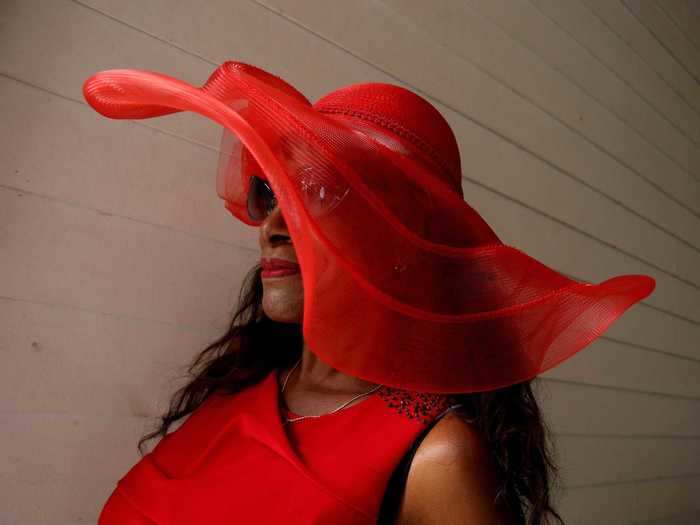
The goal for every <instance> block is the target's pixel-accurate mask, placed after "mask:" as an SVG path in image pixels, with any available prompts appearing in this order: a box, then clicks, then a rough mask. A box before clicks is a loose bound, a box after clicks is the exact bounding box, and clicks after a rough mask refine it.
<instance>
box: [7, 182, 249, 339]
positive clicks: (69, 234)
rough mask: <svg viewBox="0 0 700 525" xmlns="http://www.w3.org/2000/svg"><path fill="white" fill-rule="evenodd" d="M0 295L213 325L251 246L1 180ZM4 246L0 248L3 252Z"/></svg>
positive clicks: (245, 268)
mask: <svg viewBox="0 0 700 525" xmlns="http://www.w3.org/2000/svg"><path fill="white" fill-rule="evenodd" d="M0 220H1V221H2V224H5V225H9V224H11V225H12V228H5V229H4V230H0V244H2V246H3V257H2V258H1V259H0V295H2V296H4V297H10V298H15V299H26V300H29V301H33V302H42V303H49V304H57V305H58V304H61V305H71V306H74V307H78V308H83V309H89V310H92V311H96V312H103V313H110V314H120V315H124V316H129V317H132V318H139V319H149V320H153V321H163V322H167V323H172V324H175V325H178V326H192V327H200V328H213V327H215V326H219V325H220V324H221V323H222V322H225V321H226V320H225V319H222V315H223V314H224V313H225V312H227V311H228V310H229V308H230V306H231V301H232V298H234V297H237V294H238V288H239V286H240V283H241V281H242V279H243V276H244V274H245V273H246V272H247V271H248V269H249V268H252V267H253V266H254V265H255V264H256V262H257V260H258V258H259V254H258V253H257V252H256V251H252V250H242V249H238V248H234V247H231V246H228V245H224V244H221V243H213V242H211V241H207V240H201V239H197V238H193V237H191V236H187V235H183V234H181V233H178V232H174V231H172V230H168V229H164V228H158V227H156V226H151V225H144V224H140V223H137V222H132V221H125V220H123V219H121V218H118V217H113V216H109V215H103V214H100V213H97V212H94V211H91V210H85V209H83V208H76V207H72V206H69V205H67V204H64V203H61V202H57V201H53V200H48V199H44V198H40V197H36V196H33V195H30V194H23V193H21V192H14V191H12V192H11V191H8V190H6V189H1V188H0ZM5 254H6V255H5Z"/></svg>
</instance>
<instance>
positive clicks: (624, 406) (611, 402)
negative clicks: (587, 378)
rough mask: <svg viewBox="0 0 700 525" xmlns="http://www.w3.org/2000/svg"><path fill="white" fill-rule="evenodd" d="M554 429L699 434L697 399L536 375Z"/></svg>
mask: <svg viewBox="0 0 700 525" xmlns="http://www.w3.org/2000/svg"><path fill="white" fill-rule="evenodd" d="M536 391H537V392H538V399H540V401H541V406H542V409H543V411H544V412H545V413H546V414H547V418H548V420H549V421H550V425H551V429H552V431H553V432H555V433H557V434H577V435H584V436H596V435H597V436H604V435H605V436H627V435H634V436H649V437H662V436H668V437H700V418H699V417H698V414H700V401H698V400H687V399H679V398H671V397H667V396H659V395H654V394H643V393H638V392H625V391H624V390H616V389H612V388H604V387H598V386H589V385H577V384H571V383H563V382H558V381H548V380H546V379H538V384H537V385H536Z"/></svg>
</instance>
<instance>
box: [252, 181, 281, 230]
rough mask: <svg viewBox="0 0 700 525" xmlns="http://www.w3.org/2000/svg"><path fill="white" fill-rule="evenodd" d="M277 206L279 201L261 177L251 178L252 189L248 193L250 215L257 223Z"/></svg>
mask: <svg viewBox="0 0 700 525" xmlns="http://www.w3.org/2000/svg"><path fill="white" fill-rule="evenodd" d="M276 205H277V199H276V198H275V194H274V193H273V192H272V188H270V186H269V185H268V184H267V183H266V182H265V181H264V180H262V179H261V178H260V177H256V176H255V175H253V176H251V177H250V189H249V191H248V215H249V216H250V217H251V218H252V219H253V220H256V221H261V220H263V219H265V217H267V215H268V214H269V213H270V212H271V211H272V210H273V209H274V207H275V206H276Z"/></svg>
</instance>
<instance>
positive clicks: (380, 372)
mask: <svg viewBox="0 0 700 525" xmlns="http://www.w3.org/2000/svg"><path fill="white" fill-rule="evenodd" d="M84 93H85V97H86V99H87V100H88V102H89V103H90V104H91V105H92V106H93V107H94V108H95V109H96V110H97V111H99V112H100V113H102V114H103V115H105V116H108V117H111V118H150V117H153V116H159V115H165V114H168V113H173V112H175V111H181V110H191V111H196V112H199V113H201V114H203V115H205V116H208V117H209V118H212V119H213V120H215V121H217V122H219V123H221V124H222V125H223V126H224V127H225V131H224V136H223V139H222V156H221V158H220V169H219V174H218V178H217V191H218V193H219V195H220V196H221V197H222V198H223V199H224V200H225V201H226V207H227V209H229V211H231V213H232V214H233V215H234V216H236V217H237V218H238V219H240V220H242V221H243V222H245V223H246V224H250V225H254V226H258V227H259V228H260V237H259V238H260V249H261V258H262V272H261V271H260V270H261V268H256V269H255V270H254V271H253V273H252V274H251V275H249V276H248V279H247V280H246V283H245V288H244V293H242V295H241V302H240V304H239V307H238V310H237V311H236V314H235V315H234V318H233V320H232V322H231V325H230V328H229V330H228V332H227V333H226V334H224V335H223V336H222V337H221V338H220V339H219V340H217V341H215V342H214V343H212V344H211V345H210V346H209V347H208V348H206V349H205V350H204V351H203V352H202V353H201V354H200V355H199V356H198V358H197V359H196V360H195V362H194V363H193V365H192V367H191V369H190V372H191V373H192V375H193V377H192V381H191V382H190V383H189V384H188V385H186V386H185V387H184V388H183V389H182V390H180V391H179V392H178V393H177V394H176V395H175V397H174V399H173V401H172V403H171V406H170V409H169V411H168V413H167V414H165V416H164V417H163V418H162V424H161V426H160V428H158V429H157V430H156V431H155V432H154V433H152V434H150V435H148V436H145V437H144V438H143V439H142V440H141V442H140V443H139V445H142V444H143V442H144V441H146V440H147V439H150V438H152V437H155V436H158V435H160V436H162V439H161V441H160V442H159V443H158V445H157V446H156V447H155V449H154V450H153V451H152V452H151V453H149V454H147V455H145V456H144V457H143V458H142V460H141V461H140V462H139V463H137V464H136V465H135V466H134V467H133V468H132V469H131V470H130V471H129V472H128V473H127V474H126V475H125V476H124V477H123V478H122V479H121V480H120V481H119V484H118V486H117V489H115V491H114V493H113V494H112V496H111V497H110V499H109V501H108V502H107V504H106V505H105V508H104V509H103V512H102V515H101V517H100V523H101V524H103V525H107V524H112V523H133V524H141V523H158V524H163V525H164V524H179V523H230V522H239V523H317V524H322V523H329V524H330V523H333V524H358V523H375V522H379V523H426V524H429V523H436V524H437V523H475V524H476V523H545V522H546V521H547V520H548V518H556V519H557V520H558V521H559V522H561V518H560V517H559V515H558V514H557V513H556V512H555V511H554V509H553V508H552V505H551V501H550V483H551V481H552V474H554V473H555V471H556V468H555V466H554V464H553V462H552V459H551V456H550V451H549V445H548V443H547V433H546V427H545V425H544V422H543V420H542V417H541V414H540V411H539V408H538V406H537V403H536V400H535V398H534V396H533V392H532V390H531V380H532V379H533V378H534V377H536V376H537V375H538V374H539V373H541V372H543V371H544V370H547V369H549V368H552V367H553V366H556V365H557V364H558V363H560V362H562V361H563V360H565V359H567V358H569V357H571V356H572V355H574V354H575V353H576V352H578V351H580V350H581V349H582V348H583V347H585V346H586V345H587V344H588V343H590V342H591V341H592V340H593V339H595V338H596V337H598V336H599V335H600V334H601V333H602V332H603V331H604V330H605V329H606V328H607V327H608V326H609V325H610V324H611V323H612V322H613V321H614V320H615V319H616V318H618V317H619V316H620V315H622V313H623V312H624V311H625V310H626V309H627V308H629V307H630V306H631V305H632V304H634V303H635V302H637V301H639V300H641V299H642V298H643V297H645V296H647V295H648V294H649V293H651V291H652V290H653V287H654V281H653V279H651V278H649V277H647V276H639V275H632V276H619V277H616V278H614V279H610V280H608V281H605V282H604V283H601V284H599V285H593V284H590V283H579V282H575V281H572V280H570V279H568V278H566V277H564V276H563V275H561V274H559V273H557V272H555V271H554V270H552V269H551V268H548V267H546V266H544V265H543V264H541V263H539V262H538V261H536V260H534V259H532V258H531V257H529V256H527V255H526V254H524V253H523V252H521V251H519V250H517V249H514V248H511V247H508V246H505V245H503V244H502V243H501V242H500V240H499V239H498V237H497V236H496V235H495V233H494V232H493V231H492V230H491V229H490V227H488V225H487V224H486V223H485V222H484V221H483V219H481V217H480V216H479V215H478V214H477V213H476V212H475V211H474V210H473V209H472V208H471V207H470V206H469V205H467V204H466V203H465V202H464V200H463V195H462V190H461V182H460V180H461V167H460V159H459V150H458V148H457V143H456V140H455V137H454V135H453V134H452V131H451V129H450V128H449V125H448V124H447V122H446V121H445V120H444V119H443V118H442V116H441V115H440V114H439V112H437V110H436V109H435V108H433V107H432V106H431V105H430V104H429V103H428V102H427V101H425V100H424V99H422V98H421V97H419V96H418V95H416V94H414V93H412V92H410V91H408V90H405V89H403V88H400V87H398V86H393V85H389V84H379V83H370V84H357V85H353V86H348V87H346V88H341V89H340V90H337V91H334V92H332V93H330V94H328V95H326V96H325V97H323V98H322V99H321V100H319V101H318V102H317V103H316V104H314V105H313V106H312V105H311V104H310V103H309V102H308V101H307V100H306V99H305V97H303V95H301V94H300V93H299V92H298V91H296V90H295V89H294V88H293V87H291V86H290V85H289V84H287V83H286V82H284V81H283V80H281V79H279V78H278V77H275V76H274V75H271V74H269V73H267V72H265V71H263V70H261V69H259V68H256V67H254V66H250V65H248V64H242V63H240V62H226V63H224V64H222V65H221V66H220V67H219V68H218V69H217V70H216V71H215V72H214V74H213V75H212V76H211V77H210V79H209V80H208V81H207V83H206V84H205V85H204V86H203V87H202V88H194V87H192V86H189V85H187V84H185V83H183V82H181V81H178V80H177V79H172V78H170V77H165V76H164V75H159V74H154V73H150V72H143V71H136V70H114V71H108V72H102V73H99V74H97V75H95V76H93V77H91V78H90V79H88V81H87V82H86V83H85V86H84ZM184 416H189V417H188V418H187V419H186V420H185V421H184V423H183V424H182V426H181V427H179V428H178V429H177V430H176V431H174V432H171V433H170V434H168V433H167V432H168V430H169V428H170V427H171V425H172V424H173V423H174V422H176V421H178V420H180V419H181V418H183V417H184Z"/></svg>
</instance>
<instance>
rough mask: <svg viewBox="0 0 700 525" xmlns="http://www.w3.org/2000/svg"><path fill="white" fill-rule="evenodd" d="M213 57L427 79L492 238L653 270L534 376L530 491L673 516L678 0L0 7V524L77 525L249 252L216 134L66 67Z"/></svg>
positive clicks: (611, 267) (320, 84)
mask: <svg viewBox="0 0 700 525" xmlns="http://www.w3.org/2000/svg"><path fill="white" fill-rule="evenodd" d="M693 4H695V5H696V6H695V7H693ZM328 5H331V6H332V9H326V8H324V6H328ZM204 6H206V8H204ZM227 59H235V60H242V61H245V62H250V63H253V64H256V65H258V66H260V67H263V68H265V69H269V70H270V71H272V72H273V73H276V74H278V75H280V76H282V77H283V78H285V79H287V80H288V81H290V82H291V83H292V84H293V85H295V86H297V87H298V88H299V89H300V90H301V91H302V92H304V93H305V94H306V95H307V96H308V97H309V98H310V99H311V100H316V99H317V98H319V97H320V96H321V95H323V94H324V93H326V92H328V91H330V90H332V89H335V88H337V87H340V86H342V85H345V84H349V83H353V82H363V81H386V82H393V83H399V84H402V85H404V86H406V87H408V88H410V89H412V90H414V91H416V92H418V93H420V94H422V95H423V96H426V97H427V98H428V99H429V100H431V102H433V103H434V104H435V105H436V106H437V107H438V109H440V111H441V112H442V113H443V114H444V115H445V117H446V118H447V119H448V120H449V122H450V124H451V125H452V126H453V129H454V130H455V133H456V134H457V136H458V140H459V143H460V149H461V152H462V164H463V169H464V174H463V176H464V179H463V186H464V191H465V195H466V198H467V200H468V201H469V202H470V204H472V205H473V206H474V207H475V208H476V209H477V210H478V211H479V212H480V213H482V215H483V216H484V217H485V218H486V220H487V221H488V222H489V223H490V224H491V225H492V226H493V227H494V229H495V230H496V232H497V233H498V234H499V236H501V238H502V239H503V240H504V242H506V243H508V244H512V245H514V246H517V247H519V248H521V249H523V250H524V251H526V252H527V253H529V254H530V255H532V256H534V257H536V258H538V259H540V260H541V261H543V262H545V263H546V264H548V265H550V266H552V267H554V268H556V269H558V270H559V271H561V272H563V273H565V274H566V275H568V276H570V277H573V278H577V279H584V280H587V281H594V282H600V281H602V280H605V279H607V278H609V277H612V276H614V275H619V274H631V273H643V274H647V275H651V276H653V277H654V278H655V279H656V281H657V288H656V290H655V291H654V293H653V294H652V295H651V296H650V297H648V298H647V299H646V300H645V301H643V302H642V303H640V304H638V305H637V306H635V307H633V308H632V309H631V310H629V311H628V312H627V313H626V314H625V315H624V316H623V318H621V319H620V320H619V321H617V322H616V323H615V324H614V325H613V326H612V327H611V328H610V329H609V330H608V331H607V332H606V333H605V334H604V335H603V336H602V337H601V338H600V339H599V340H597V341H596V342H594V343H593V344H592V345H591V346H590V347H589V348H587V349H586V350H585V351H583V352H581V353H580V354H578V355H577V356H576V357H574V358H572V359H571V360H570V361H568V362H566V363H564V364H563V365H561V366H560V367H558V368H556V369H554V370H552V371H550V372H547V373H546V374H544V376H543V377H544V379H543V381H542V388H541V399H542V403H543V408H544V410H545V412H546V416H547V418H548V421H549V423H550V426H551V427H552V429H553V430H554V432H555V434H556V444H557V447H558V451H559V454H560V461H561V465H562V471H563V472H562V475H563V482H564V487H563V490H562V491H561V493H559V492H558V493H557V504H558V508H559V509H560V510H561V512H562V513H563V515H564V518H565V519H566V521H567V523H569V524H574V525H577V524H589V523H590V524H601V523H605V524H607V523H611V524H632V523H648V524H654V525H668V524H672V523H675V524H681V523H691V522H695V521H694V518H693V516H695V519H697V517H698V515H697V514H695V513H697V512H700V504H699V503H698V498H697V496H698V495H699V494H700V417H699V416H700V410H699V409H700V381H699V379H700V355H699V354H698V348H700V344H699V343H700V329H699V324H700V295H699V293H698V287H700V253H699V249H700V189H699V187H698V178H699V177H700V148H699V147H698V144H699V142H700V82H699V80H700V8H698V7H697V2H691V1H689V0H686V1H684V0H667V1H662V0H658V1H652V0H647V1H645V0H625V2H619V1H616V0H566V1H564V0H532V1H524V0H523V1H521V0H464V1H458V0H454V1H431V2H424V1H422V0H385V1H378V0H377V1H369V0H357V1H354V2H340V1H336V2H330V3H329V2H328V1H321V0H304V1H299V0H262V1H260V2H257V1H250V2H248V1H242V0H239V1H232V0H210V1H208V2H205V3H202V2H182V1H180V2H175V1H172V0H171V1H167V0H151V1H149V2H137V1H135V0H132V1H124V0H80V1H77V0H75V1H69V0H43V1H42V0H21V1H20V0H3V1H1V2H0V115H1V118H2V126H0V134H1V135H0V155H1V160H2V168H1V169H0V225H1V226H0V350H1V351H2V356H3V361H4V363H3V366H2V367H1V368H0V418H1V422H0V424H1V425H2V429H3V431H2V433H0V446H1V447H2V450H3V455H2V459H1V460H0V461H1V463H0V523H2V524H3V525H4V524H22V525H24V524H45V525H51V524H69V523H71V524H72V523H92V522H95V521H96V519H97V515H98V513H99V510H100V508H101V506H102V504H103V503H104V500H105V499H106V498H107V496H108V495H109V493H110V492H111V490H112V488H113V485H114V483H115V482H116V480H117V479H118V478H119V477H121V475H123V474H124V473H125V472H126V470H127V469H128V468H129V467H130V466H131V465H132V464H133V463H134V462H135V461H137V459H138V456H137V452H136V448H135V446H136V441H137V439H138V437H140V435H142V434H143V432H144V431H145V430H146V429H149V428H150V425H151V424H152V423H153V419H152V418H153V416H155V415H157V414H160V412H161V411H162V410H163V409H164V408H165V404H166V402H167V400H168V396H169V395H170V394H171V393H172V391H173V390H174V389H175V387H176V386H177V384H176V380H175V378H176V376H177V374H178V373H181V372H182V371H183V369H184V366H185V365H186V364H187V363H188V362H189V360H190V358H191V357H192V356H193V355H194V354H195V353H196V352H198V351H199V350H201V349H202V348H203V347H204V346H205V345H206V344H207V343H208V342H210V341H211V340H213V338H214V337H216V336H217V335H218V334H219V331H220V330H221V329H222V327H223V326H224V325H225V324H226V322H227V319H228V316H229V313H230V310H231V308H232V307H233V305H234V301H235V298H236V296H237V292H238V288H239V286H240V283H241V279H242V277H243V274H244V273H245V271H247V269H248V268H250V267H251V266H253V265H254V264H255V262H256V258H257V255H258V252H257V232H256V230H255V229H252V228H249V227H246V226H244V225H242V224H240V223H238V222H237V221H235V220H233V218H232V217H231V216H230V214H229V213H228V212H227V211H226V210H225V209H224V208H223V203H222V201H220V200H219V199H218V197H216V195H215V191H214V173H215V172H214V170H215V168H216V161H217V153H216V149H217V147H218V140H219V133H220V128H219V127H218V126H216V125H214V124H213V123H210V122H209V121H207V120H205V119H203V118H201V117H199V116H196V115H189V114H186V115H177V116H168V117H165V118H161V119H152V120H147V121H112V120H107V119H104V118H102V117H100V116H99V115H98V114H97V113H95V112H94V111H93V110H92V109H91V108H90V107H88V106H87V105H86V103H85V102H84V100H83V98H82V94H81V86H82V82H83V81H84V80H85V79H86V78H87V77H88V76H89V75H91V74H93V73H95V72H97V71H99V70H103V69H111V68H119V67H138V68H144V69H152V70H155V71H160V72H164V73H167V74H170V75H173V76H176V77H178V78H182V79H184V80H186V81H189V82H192V83H195V84H202V83H203V82H204V81H205V80H206V78H207V77H208V75H209V73H210V72H211V71H212V70H213V69H214V68H215V67H216V65H218V64H219V63H221V62H223V61H224V60H227Z"/></svg>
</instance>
